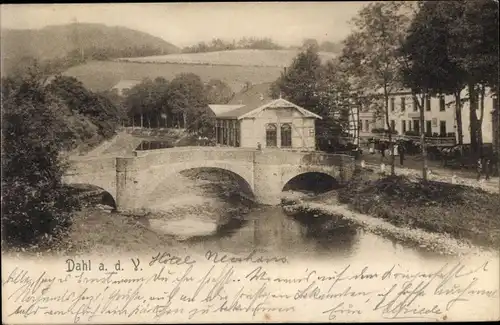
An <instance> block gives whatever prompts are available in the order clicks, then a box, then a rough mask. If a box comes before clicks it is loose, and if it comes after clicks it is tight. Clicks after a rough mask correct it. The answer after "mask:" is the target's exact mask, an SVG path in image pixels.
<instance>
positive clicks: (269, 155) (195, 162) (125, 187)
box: [63, 147, 354, 210]
mask: <svg viewBox="0 0 500 325" xmlns="http://www.w3.org/2000/svg"><path fill="white" fill-rule="evenodd" d="M200 167H212V168H220V169H225V170H228V171H230V172H232V173H234V174H236V175H237V176H238V178H239V181H240V183H241V184H242V185H243V186H246V187H247V188H249V189H251V191H252V192H253V195H254V198H255V200H256V201H257V202H259V203H262V204H269V205H275V204H279V203H280V199H281V193H282V190H283V187H284V186H285V185H286V184H287V183H288V182H289V181H290V180H291V179H292V178H294V177H296V176H298V175H301V174H304V173H310V172H319V173H323V174H327V175H329V176H331V177H333V178H335V179H336V180H337V181H338V182H339V183H343V182H346V181H348V180H349V179H351V177H352V174H353V172H354V158H353V157H350V156H348V155H340V154H326V153H321V152H297V151H285V150H262V151H261V150H252V149H243V148H216V147H178V148H167V149H157V150H145V151H134V153H133V156H130V157H115V156H102V157H97V158H80V159H75V160H72V161H71V162H70V168H69V169H68V171H67V172H66V175H65V176H64V178H63V181H64V182H65V183H66V184H75V183H83V184H92V185H95V186H98V187H100V188H102V189H103V190H105V191H107V192H109V193H110V194H111V195H112V196H113V198H114V199H115V202H116V208H117V209H118V210H133V209H139V208H143V207H142V206H140V205H141V204H142V203H141V202H144V200H143V199H141V198H144V197H147V196H148V195H149V194H151V193H152V191H154V190H155V189H156V187H157V186H158V185H159V184H160V183H161V182H168V181H169V177H170V176H172V174H173V173H178V172H181V171H183V170H187V169H191V168H200ZM166 195H168V193H167V194H166Z"/></svg>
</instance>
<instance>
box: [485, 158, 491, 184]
mask: <svg viewBox="0 0 500 325" xmlns="http://www.w3.org/2000/svg"><path fill="white" fill-rule="evenodd" d="M484 168H485V169H484V172H485V173H484V174H485V175H484V176H485V179H486V180H489V179H490V168H491V160H490V159H486V163H485V164H484Z"/></svg>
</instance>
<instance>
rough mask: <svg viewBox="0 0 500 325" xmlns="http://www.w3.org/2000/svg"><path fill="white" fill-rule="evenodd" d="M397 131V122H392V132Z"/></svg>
mask: <svg viewBox="0 0 500 325" xmlns="http://www.w3.org/2000/svg"><path fill="white" fill-rule="evenodd" d="M394 130H396V121H394V120H391V131H394Z"/></svg>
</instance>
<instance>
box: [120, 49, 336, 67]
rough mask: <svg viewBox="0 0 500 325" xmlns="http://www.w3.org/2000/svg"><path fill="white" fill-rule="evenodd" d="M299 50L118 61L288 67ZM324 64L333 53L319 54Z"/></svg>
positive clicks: (234, 51) (189, 55) (241, 51)
mask: <svg viewBox="0 0 500 325" xmlns="http://www.w3.org/2000/svg"><path fill="white" fill-rule="evenodd" d="M298 53H299V50H254V49H241V50H230V51H218V52H205V53H178V54H168V55H156V56H145V57H138V58H120V59H117V61H122V62H123V61H125V62H139V63H179V64H210V65H232V66H254V67H287V66H289V65H290V64H291V63H292V61H293V59H294V58H295V57H296V56H297V54H298ZM319 55H320V57H321V59H322V61H323V62H326V61H328V60H331V59H334V58H335V57H336V56H337V55H336V54H335V53H331V52H320V53H319Z"/></svg>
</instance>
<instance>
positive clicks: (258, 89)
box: [228, 82, 272, 105]
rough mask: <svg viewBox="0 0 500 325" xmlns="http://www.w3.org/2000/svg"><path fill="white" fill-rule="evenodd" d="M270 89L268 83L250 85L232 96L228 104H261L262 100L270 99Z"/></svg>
mask: <svg viewBox="0 0 500 325" xmlns="http://www.w3.org/2000/svg"><path fill="white" fill-rule="evenodd" d="M270 87H271V83H270V82H267V83H261V84H256V85H252V86H250V87H249V88H248V89H243V90H242V91H240V92H239V93H237V94H236V95H234V97H233V98H232V99H231V101H230V102H229V103H228V104H234V105H238V104H245V105H254V104H255V105H257V104H259V103H261V102H262V100H270V99H272V98H271V96H270V91H269V90H270ZM261 98H263V99H261Z"/></svg>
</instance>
